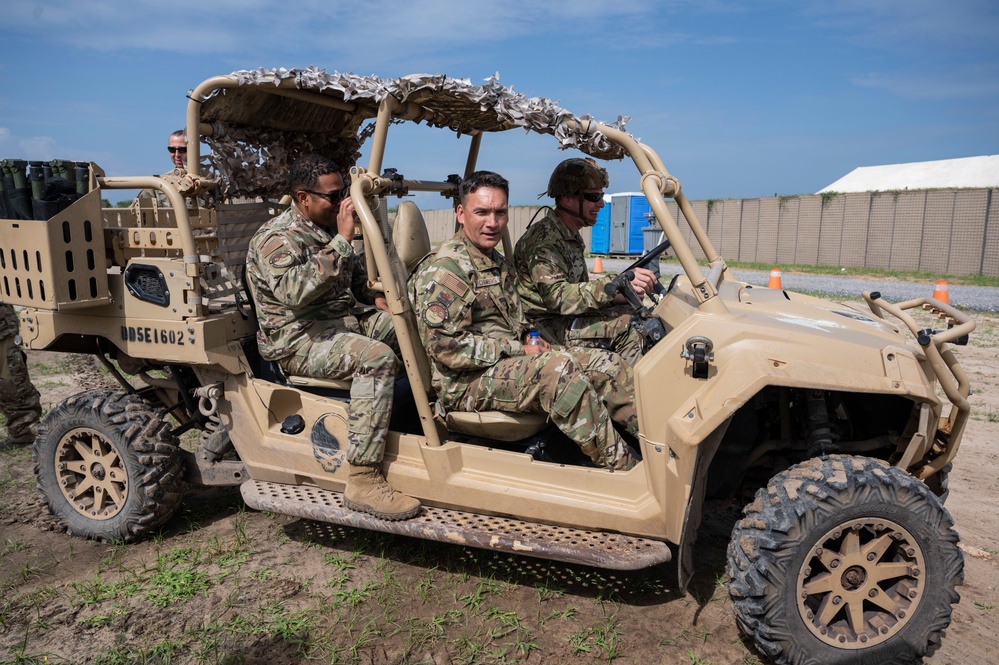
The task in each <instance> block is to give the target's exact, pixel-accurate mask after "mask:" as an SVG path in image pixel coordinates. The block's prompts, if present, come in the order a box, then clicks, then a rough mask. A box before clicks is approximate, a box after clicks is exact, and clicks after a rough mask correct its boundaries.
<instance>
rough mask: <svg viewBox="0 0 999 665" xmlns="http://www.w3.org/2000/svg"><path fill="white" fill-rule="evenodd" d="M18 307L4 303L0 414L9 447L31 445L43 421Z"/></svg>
mask: <svg viewBox="0 0 999 665" xmlns="http://www.w3.org/2000/svg"><path fill="white" fill-rule="evenodd" d="M19 333H20V329H19V328H18V323H17V314H16V313H15V312H14V307H13V306H12V305H8V304H6V303H0V412H3V417H4V421H5V423H6V425H7V445H12V446H24V445H30V444H31V443H33V442H34V440H35V429H36V428H37V426H38V421H39V419H40V418H41V417H42V403H41V396H40V395H39V394H38V390H37V389H36V388H35V386H34V385H32V383H31V377H29V376H28V365H27V363H26V361H25V356H24V351H22V350H21V336H20V334H19Z"/></svg>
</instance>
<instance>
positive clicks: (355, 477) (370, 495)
mask: <svg viewBox="0 0 999 665" xmlns="http://www.w3.org/2000/svg"><path fill="white" fill-rule="evenodd" d="M349 466H350V473H349V474H348V475H347V489H346V490H345V491H344V493H343V502H344V504H345V505H346V506H347V507H348V508H350V509H351V510H356V511H357V512H360V513H368V514H369V515H374V516H375V517H378V518H381V519H383V520H408V519H409V518H410V517H415V516H416V514H417V513H418V512H420V502H419V501H418V500H416V499H414V498H413V497H411V496H406V495H405V494H403V493H402V492H397V491H395V490H394V489H392V487H391V486H390V485H389V484H388V482H386V480H385V477H384V476H382V470H381V467H380V466H378V465H377V464H375V465H371V466H367V465H365V466H361V465H359V464H350V465H349Z"/></svg>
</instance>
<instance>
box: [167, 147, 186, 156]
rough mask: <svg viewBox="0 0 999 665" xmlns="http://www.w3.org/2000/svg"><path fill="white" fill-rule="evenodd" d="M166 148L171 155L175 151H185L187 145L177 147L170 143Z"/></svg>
mask: <svg viewBox="0 0 999 665" xmlns="http://www.w3.org/2000/svg"><path fill="white" fill-rule="evenodd" d="M167 150H169V151H170V154H171V155H172V154H173V153H175V152H187V146H184V147H183V148H178V147H177V146H173V145H170V146H167Z"/></svg>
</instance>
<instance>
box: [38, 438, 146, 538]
mask: <svg viewBox="0 0 999 665" xmlns="http://www.w3.org/2000/svg"><path fill="white" fill-rule="evenodd" d="M55 464H56V475H57V477H58V478H59V489H60V490H62V494H63V496H64V497H66V500H67V501H69V504H70V505H71V506H73V508H75V509H76V511H77V512H79V513H80V514H81V515H85V516H86V517H89V518H90V519H97V520H106V519H110V518H112V517H114V516H115V515H117V514H118V513H119V512H121V510H122V508H123V507H124V506H125V499H126V498H127V497H128V473H126V470H125V461H124V460H123V459H122V457H121V455H120V454H119V452H118V449H117V448H115V446H114V444H112V443H111V442H110V441H109V440H108V439H107V438H105V437H104V436H103V435H101V433H100V432H97V431H96V430H92V429H90V428H86V427H81V428H79V429H74V430H72V431H70V432H68V433H67V434H66V435H65V436H64V437H63V438H62V440H61V441H60V442H59V445H58V447H57V448H56V458H55Z"/></svg>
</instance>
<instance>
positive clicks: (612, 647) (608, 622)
mask: <svg viewBox="0 0 999 665" xmlns="http://www.w3.org/2000/svg"><path fill="white" fill-rule="evenodd" d="M619 626H620V621H618V618H617V613H616V612H615V613H614V614H612V615H610V616H609V617H607V618H605V619H604V621H603V622H600V623H595V624H593V625H592V626H588V627H585V628H582V629H581V630H578V631H576V632H575V633H573V634H572V635H570V636H569V638H568V641H569V645H570V646H571V647H572V653H573V654H579V653H593V652H594V651H597V652H598V653H599V654H600V656H601V660H607V661H608V662H610V661H612V660H614V659H615V658H617V657H618V656H620V655H621V654H620V653H619V651H618V648H619V647H620V645H621V640H622V638H623V637H624V633H622V632H621V631H620V630H619Z"/></svg>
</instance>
